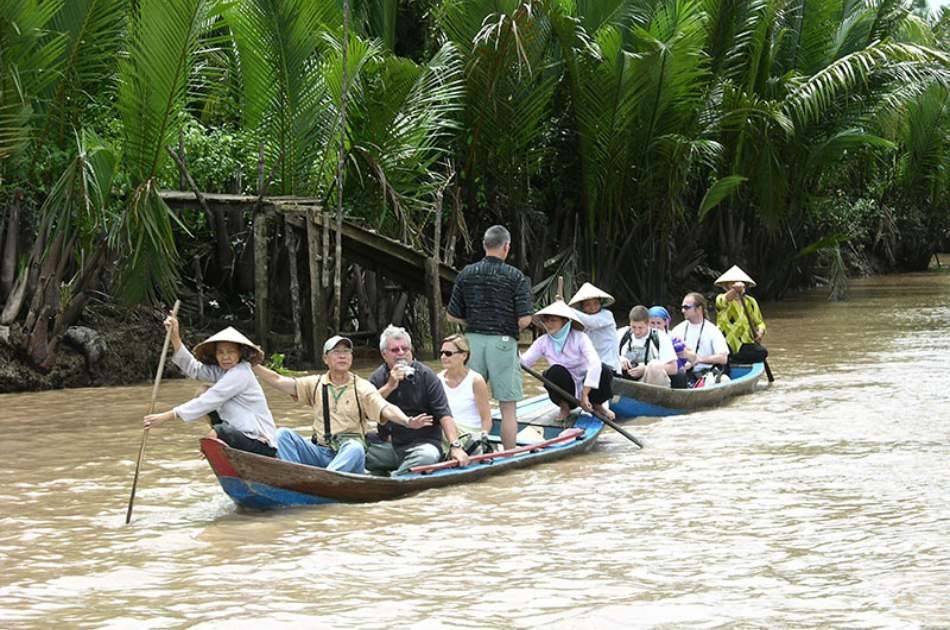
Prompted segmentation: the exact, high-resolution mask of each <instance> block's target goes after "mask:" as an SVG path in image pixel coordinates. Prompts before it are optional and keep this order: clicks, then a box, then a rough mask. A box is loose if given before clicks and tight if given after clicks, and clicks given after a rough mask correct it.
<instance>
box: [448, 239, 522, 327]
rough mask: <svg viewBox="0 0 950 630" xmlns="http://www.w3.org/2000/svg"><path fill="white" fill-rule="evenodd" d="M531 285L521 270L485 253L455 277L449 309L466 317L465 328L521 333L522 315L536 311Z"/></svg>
mask: <svg viewBox="0 0 950 630" xmlns="http://www.w3.org/2000/svg"><path fill="white" fill-rule="evenodd" d="M532 307H533V304H532V301H531V285H530V283H529V282H528V278H527V276H525V275H524V274H523V273H521V271H520V270H519V269H517V268H516V267H512V266H511V265H509V264H506V263H505V261H503V260H502V259H501V258H497V257H495V256H485V257H484V258H482V259H481V260H480V261H478V262H477V263H472V264H471V265H466V266H465V268H464V269H462V271H460V272H459V275H458V277H457V278H456V279H455V287H453V288H452V298H451V299H450V300H449V307H448V312H449V315H451V316H452V317H457V318H458V319H464V320H465V331H466V332H472V333H481V334H483V335H510V336H512V337H517V336H518V318H520V317H524V316H525V315H530V314H531V312H532V310H533V308H532Z"/></svg>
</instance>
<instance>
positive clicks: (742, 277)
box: [716, 265, 755, 289]
mask: <svg viewBox="0 0 950 630" xmlns="http://www.w3.org/2000/svg"><path fill="white" fill-rule="evenodd" d="M733 282H745V283H746V286H749V287H754V286H755V280H753V279H752V278H750V277H749V276H748V274H746V272H744V271H742V270H741V269H739V265H733V266H732V267H730V268H729V271H727V272H726V273H724V274H722V275H721V276H719V277H718V278H717V279H716V286H717V287H722V288H724V289H728V288H729V285H731V284H732V283H733Z"/></svg>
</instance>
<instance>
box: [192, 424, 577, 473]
mask: <svg viewBox="0 0 950 630" xmlns="http://www.w3.org/2000/svg"><path fill="white" fill-rule="evenodd" d="M582 435H584V430H583V429H577V428H574V429H565V430H564V431H562V432H561V434H560V435H559V436H557V437H556V438H552V439H550V440H545V441H544V442H535V443H534V444H525V445H524V446H519V447H517V448H512V449H509V450H507V451H498V452H497V453H485V454H484V455H475V456H473V457H469V458H468V461H469V463H470V464H477V463H479V462H485V463H487V462H490V461H492V460H494V459H502V458H505V457H512V456H513V455H520V454H521V453H530V452H532V451H541V450H544V449H546V448H548V447H549V446H554V445H556V444H561V443H563V442H571V441H573V440H579V439H580V438H581V436H582ZM209 459H210V458H209ZM456 466H458V461H456V460H454V459H450V460H449V461H447V462H440V463H438V464H429V465H428V466H414V467H412V468H410V469H409V472H411V473H428V472H435V471H436V470H445V469H446V468H455V467H456Z"/></svg>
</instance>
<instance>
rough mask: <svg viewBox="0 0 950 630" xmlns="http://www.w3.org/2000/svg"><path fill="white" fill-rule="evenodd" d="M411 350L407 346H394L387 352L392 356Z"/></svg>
mask: <svg viewBox="0 0 950 630" xmlns="http://www.w3.org/2000/svg"><path fill="white" fill-rule="evenodd" d="M410 350H412V348H410V347H409V346H396V347H395V348H390V349H389V351H390V352H392V353H393V354H401V353H403V352H409V351H410Z"/></svg>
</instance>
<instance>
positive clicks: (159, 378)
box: [125, 300, 181, 525]
mask: <svg viewBox="0 0 950 630" xmlns="http://www.w3.org/2000/svg"><path fill="white" fill-rule="evenodd" d="M179 306H181V300H175V305H174V306H173V307H172V317H177V316H178V307H179ZM171 336H172V331H171V329H170V328H169V329H167V330H166V331H165V342H164V343H163V344H162V356H161V358H160V359H159V360H158V368H157V369H156V370H155V384H154V385H152V401H151V402H150V403H149V405H148V412H149V414H153V413H155V399H156V398H158V386H159V385H160V384H161V382H162V373H163V372H164V371H165V358H166V357H167V356H168V342H169V341H170V340H171ZM146 442H148V427H146V428H145V429H143V430H142V444H141V445H140V446H139V456H138V459H137V460H136V461H135V476H134V477H132V494H131V495H129V509H128V510H127V511H126V513H125V524H126V525H128V524H129V522H130V521H131V520H132V504H134V503H135V488H136V487H137V486H138V484H139V470H140V469H141V468H142V460H144V459H145V444H146Z"/></svg>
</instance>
